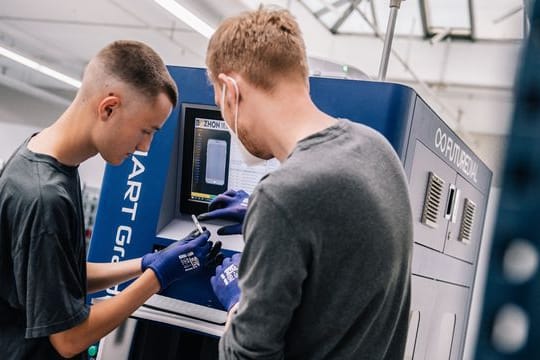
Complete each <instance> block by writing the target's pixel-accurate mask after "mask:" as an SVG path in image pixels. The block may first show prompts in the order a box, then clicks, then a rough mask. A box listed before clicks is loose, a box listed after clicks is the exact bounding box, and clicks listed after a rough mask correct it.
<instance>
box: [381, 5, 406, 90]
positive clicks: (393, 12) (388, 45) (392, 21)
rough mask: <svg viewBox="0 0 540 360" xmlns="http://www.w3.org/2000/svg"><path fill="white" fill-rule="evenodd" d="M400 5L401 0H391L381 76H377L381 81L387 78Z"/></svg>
mask: <svg viewBox="0 0 540 360" xmlns="http://www.w3.org/2000/svg"><path fill="white" fill-rule="evenodd" d="M400 5H401V0H391V1H390V17H389V19H388V25H387V27H386V37H385V39H384V48H383V52H382V56H381V64H380V67H379V76H378V77H377V78H378V79H379V80H381V81H384V80H385V79H386V71H387V70H388V61H389V60H390V52H391V51H392V41H393V39H394V30H395V28H396V21H397V15H398V11H399V7H400Z"/></svg>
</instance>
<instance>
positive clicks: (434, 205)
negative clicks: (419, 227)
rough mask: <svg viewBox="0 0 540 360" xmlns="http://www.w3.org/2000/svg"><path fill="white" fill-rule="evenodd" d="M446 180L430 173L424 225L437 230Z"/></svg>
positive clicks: (423, 214) (423, 219)
mask: <svg viewBox="0 0 540 360" xmlns="http://www.w3.org/2000/svg"><path fill="white" fill-rule="evenodd" d="M443 188H444V180H443V179H441V178H440V177H438V176H437V175H435V174H434V173H433V172H431V171H430V172H429V180H428V185H427V189H426V198H425V200H424V209H423V211H422V220H421V221H422V224H425V225H427V226H429V227H431V228H434V229H435V228H437V226H438V220H439V208H440V206H441V202H442V195H443Z"/></svg>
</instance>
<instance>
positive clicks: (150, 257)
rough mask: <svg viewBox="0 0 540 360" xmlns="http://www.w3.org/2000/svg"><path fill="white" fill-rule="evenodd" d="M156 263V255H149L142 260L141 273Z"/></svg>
mask: <svg viewBox="0 0 540 360" xmlns="http://www.w3.org/2000/svg"><path fill="white" fill-rule="evenodd" d="M152 261H154V253H148V254H146V255H143V257H142V258H141V271H142V272H144V270H146V269H148V267H149V266H150V264H151V263H152Z"/></svg>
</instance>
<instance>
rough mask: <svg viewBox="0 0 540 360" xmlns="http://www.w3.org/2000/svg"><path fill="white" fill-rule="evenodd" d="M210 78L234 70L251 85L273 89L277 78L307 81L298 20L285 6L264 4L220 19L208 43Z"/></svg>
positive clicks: (215, 80)
mask: <svg viewBox="0 0 540 360" xmlns="http://www.w3.org/2000/svg"><path fill="white" fill-rule="evenodd" d="M206 65H207V67H208V70H209V76H210V80H212V81H213V82H217V76H218V75H219V74H220V73H230V72H236V73H238V74H240V75H241V76H243V77H245V78H246V79H247V80H248V81H249V82H250V83H251V84H252V85H254V86H256V87H259V88H262V89H264V90H272V88H273V87H274V85H275V82H276V78H288V79H291V78H297V79H298V80H299V81H303V82H307V76H308V64H307V59H306V48H305V45H304V40H303V39H302V34H301V32H300V28H299V26H298V23H297V22H296V20H295V19H294V17H293V16H292V14H291V13H290V12H289V11H287V10H284V9H277V8H263V7H260V8H259V9H258V10H255V11H250V12H245V13H242V14H241V15H239V16H235V17H231V18H228V19H226V20H225V21H223V23H221V25H220V26H219V28H218V29H217V30H216V32H215V33H214V34H213V35H212V38H211V39H210V42H209V44H208V51H207V55H206Z"/></svg>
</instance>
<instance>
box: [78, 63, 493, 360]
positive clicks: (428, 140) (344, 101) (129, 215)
mask: <svg viewBox="0 0 540 360" xmlns="http://www.w3.org/2000/svg"><path fill="white" fill-rule="evenodd" d="M169 70H170V72H171V74H172V76H173V78H174V79H175V81H176V83H177V85H178V88H179V91H180V103H179V105H178V106H177V107H176V109H175V110H174V111H173V112H172V114H171V116H170V118H169V119H168V120H167V122H166V123H165V126H164V127H163V129H162V130H161V131H160V132H159V133H157V134H156V135H155V138H154V141H153V143H152V146H151V149H150V151H149V152H148V153H142V152H137V153H135V154H133V156H132V157H131V158H130V159H126V161H125V162H124V163H123V164H122V165H121V166H109V165H108V166H107V168H106V171H105V176H104V180H103V184H102V190H101V196H100V203H99V208H98V213H97V219H96V223H95V227H94V233H93V238H92V241H91V244H90V249H89V255H88V258H89V261H92V262H116V261H122V260H127V259H130V258H135V257H140V256H142V255H144V254H146V253H148V252H150V251H155V250H158V249H161V248H163V247H164V246H167V245H168V244H170V243H171V242H172V241H175V240H178V239H181V238H183V237H184V236H185V235H187V234H188V233H189V232H190V231H192V230H193V229H194V224H193V222H192V220H191V215H192V214H200V213H202V212H205V211H207V208H208V203H209V202H210V201H211V200H212V199H213V198H214V197H215V196H216V195H218V194H220V193H222V192H224V191H226V190H227V189H231V188H232V189H244V190H246V191H247V192H248V193H249V192H251V191H252V190H253V188H254V187H255V186H256V184H257V182H258V180H259V179H260V178H261V177H262V176H263V175H265V174H266V173H268V172H271V171H272V170H274V169H275V168H276V167H278V166H279V163H278V162H277V161H276V160H272V161H268V162H266V164H265V165H261V166H257V167H247V166H246V165H245V164H243V163H242V161H241V158H240V156H239V154H238V149H236V148H235V147H234V146H233V145H232V144H231V139H230V135H229V133H228V132H227V128H226V127H225V124H224V121H223V120H222V118H221V114H220V111H219V109H218V108H217V107H216V106H215V105H214V94H213V89H212V87H211V85H210V82H209V81H208V79H207V76H206V71H205V70H204V69H200V68H186V67H170V68H169ZM310 89H311V90H310V91H311V95H312V98H313V101H314V102H315V104H316V105H317V106H318V107H319V108H320V109H321V110H322V111H324V112H326V113H328V114H330V115H332V116H334V117H342V118H348V119H351V120H353V121H356V122H360V123H364V124H366V125H368V126H370V127H372V128H375V129H376V130H378V131H379V132H381V133H382V134H383V135H384V136H386V138H387V139H388V140H389V141H390V143H391V144H392V146H393V147H394V149H395V150H396V152H397V153H398V155H399V157H400V159H401V161H402V163H403V166H404V168H405V171H406V174H407V176H408V180H409V191H410V198H411V202H412V207H413V216H414V250H413V263H412V273H413V275H412V305H411V310H410V326H409V337H408V343H407V348H406V359H429V360H432V359H452V360H454V359H455V360H457V359H461V357H462V354H463V349H464V340H465V336H466V332H467V324H468V318H469V310H470V305H471V299H472V292H473V289H474V280H475V273H476V266H477V260H478V253H479V248H480V240H481V238H482V230H483V224H484V217H485V212H486V204H487V200H488V193H489V188H490V182H491V176H492V173H491V171H490V170H489V169H488V168H487V167H486V165H485V164H484V163H483V162H482V161H481V160H480V159H479V158H478V157H477V156H476V155H475V154H474V153H473V152H472V151H471V149H470V148H469V147H468V146H467V145H465V143H464V142H463V141H462V140H461V139H460V138H459V137H458V136H457V135H456V134H455V133H454V132H453V131H452V130H451V129H450V128H449V127H448V126H447V125H446V124H445V123H444V122H443V121H442V120H441V119H440V118H439V116H437V114H435V113H434V112H433V111H432V110H431V109H430V107H429V106H428V105H427V104H426V103H425V101H424V100H422V98H420V96H418V94H417V93H416V92H415V91H414V90H413V89H411V88H409V87H406V86H403V85H399V84H393V83H384V82H371V81H360V80H345V79H330V78H321V77H312V78H310ZM337 176H339V174H337ZM203 225H205V226H206V227H207V228H209V230H210V231H211V232H212V234H213V235H212V240H217V239H218V238H219V236H217V234H216V229H217V228H218V227H219V226H221V225H223V224H220V223H218V222H211V223H204V224H203ZM219 240H221V241H222V243H223V249H224V250H223V251H224V253H225V255H227V256H230V255H231V254H233V253H234V252H241V251H242V248H243V241H242V238H241V236H238V235H235V236H223V237H221V238H220V239H219ZM212 273H213V269H209V270H208V271H207V272H206V273H201V274H199V275H197V276H195V277H192V278H190V279H188V280H186V281H182V282H181V284H180V283H176V284H173V285H172V286H171V287H170V288H168V289H166V290H165V291H163V292H162V293H160V294H158V295H154V296H153V297H152V298H150V299H149V300H148V302H147V303H146V304H145V305H143V306H142V307H141V308H140V309H139V310H137V311H136V313H135V314H134V315H133V316H134V317H135V318H137V319H139V320H137V325H136V330H135V331H133V332H131V333H129V334H128V332H126V331H124V332H123V333H122V332H120V333H119V330H117V331H116V334H114V333H113V334H112V335H110V336H114V337H115V341H116V342H117V343H123V344H127V345H125V346H127V349H128V350H124V352H126V353H127V352H129V354H130V355H129V357H130V358H144V356H143V354H144V353H145V351H146V352H148V354H153V355H154V356H157V354H158V353H157V351H160V350H158V349H162V351H166V352H164V353H163V354H168V355H163V356H174V357H176V358H183V357H185V358H201V359H202V358H205V359H206V358H208V359H212V358H217V341H218V339H219V336H220V334H221V333H222V332H223V329H224V323H225V320H226V316H227V314H226V312H225V311H224V309H223V308H222V307H221V305H220V303H219V301H218V300H217V299H216V298H215V296H214V295H213V292H212V289H211V287H210V283H209V278H210V276H211V274H212ZM125 286H126V284H123V285H119V286H115V287H113V288H110V289H107V291H105V292H102V293H99V294H95V295H93V296H95V297H102V296H105V295H110V296H113V295H115V294H116V293H117V292H118V291H120V290H121V289H122V288H123V287H125ZM142 319H146V320H142ZM164 324H167V325H164ZM126 334H128V335H129V336H128V335H126ZM171 334H174V335H171ZM152 339H153V340H152ZM179 343H181V345H178V344H179ZM186 344H189V346H188V345H186ZM101 347H102V349H100V351H102V353H103V354H105V352H106V351H107V346H106V343H102V346H101ZM137 354H138V355H137ZM158 357H159V356H158ZM154 358H155V357H154Z"/></svg>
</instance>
